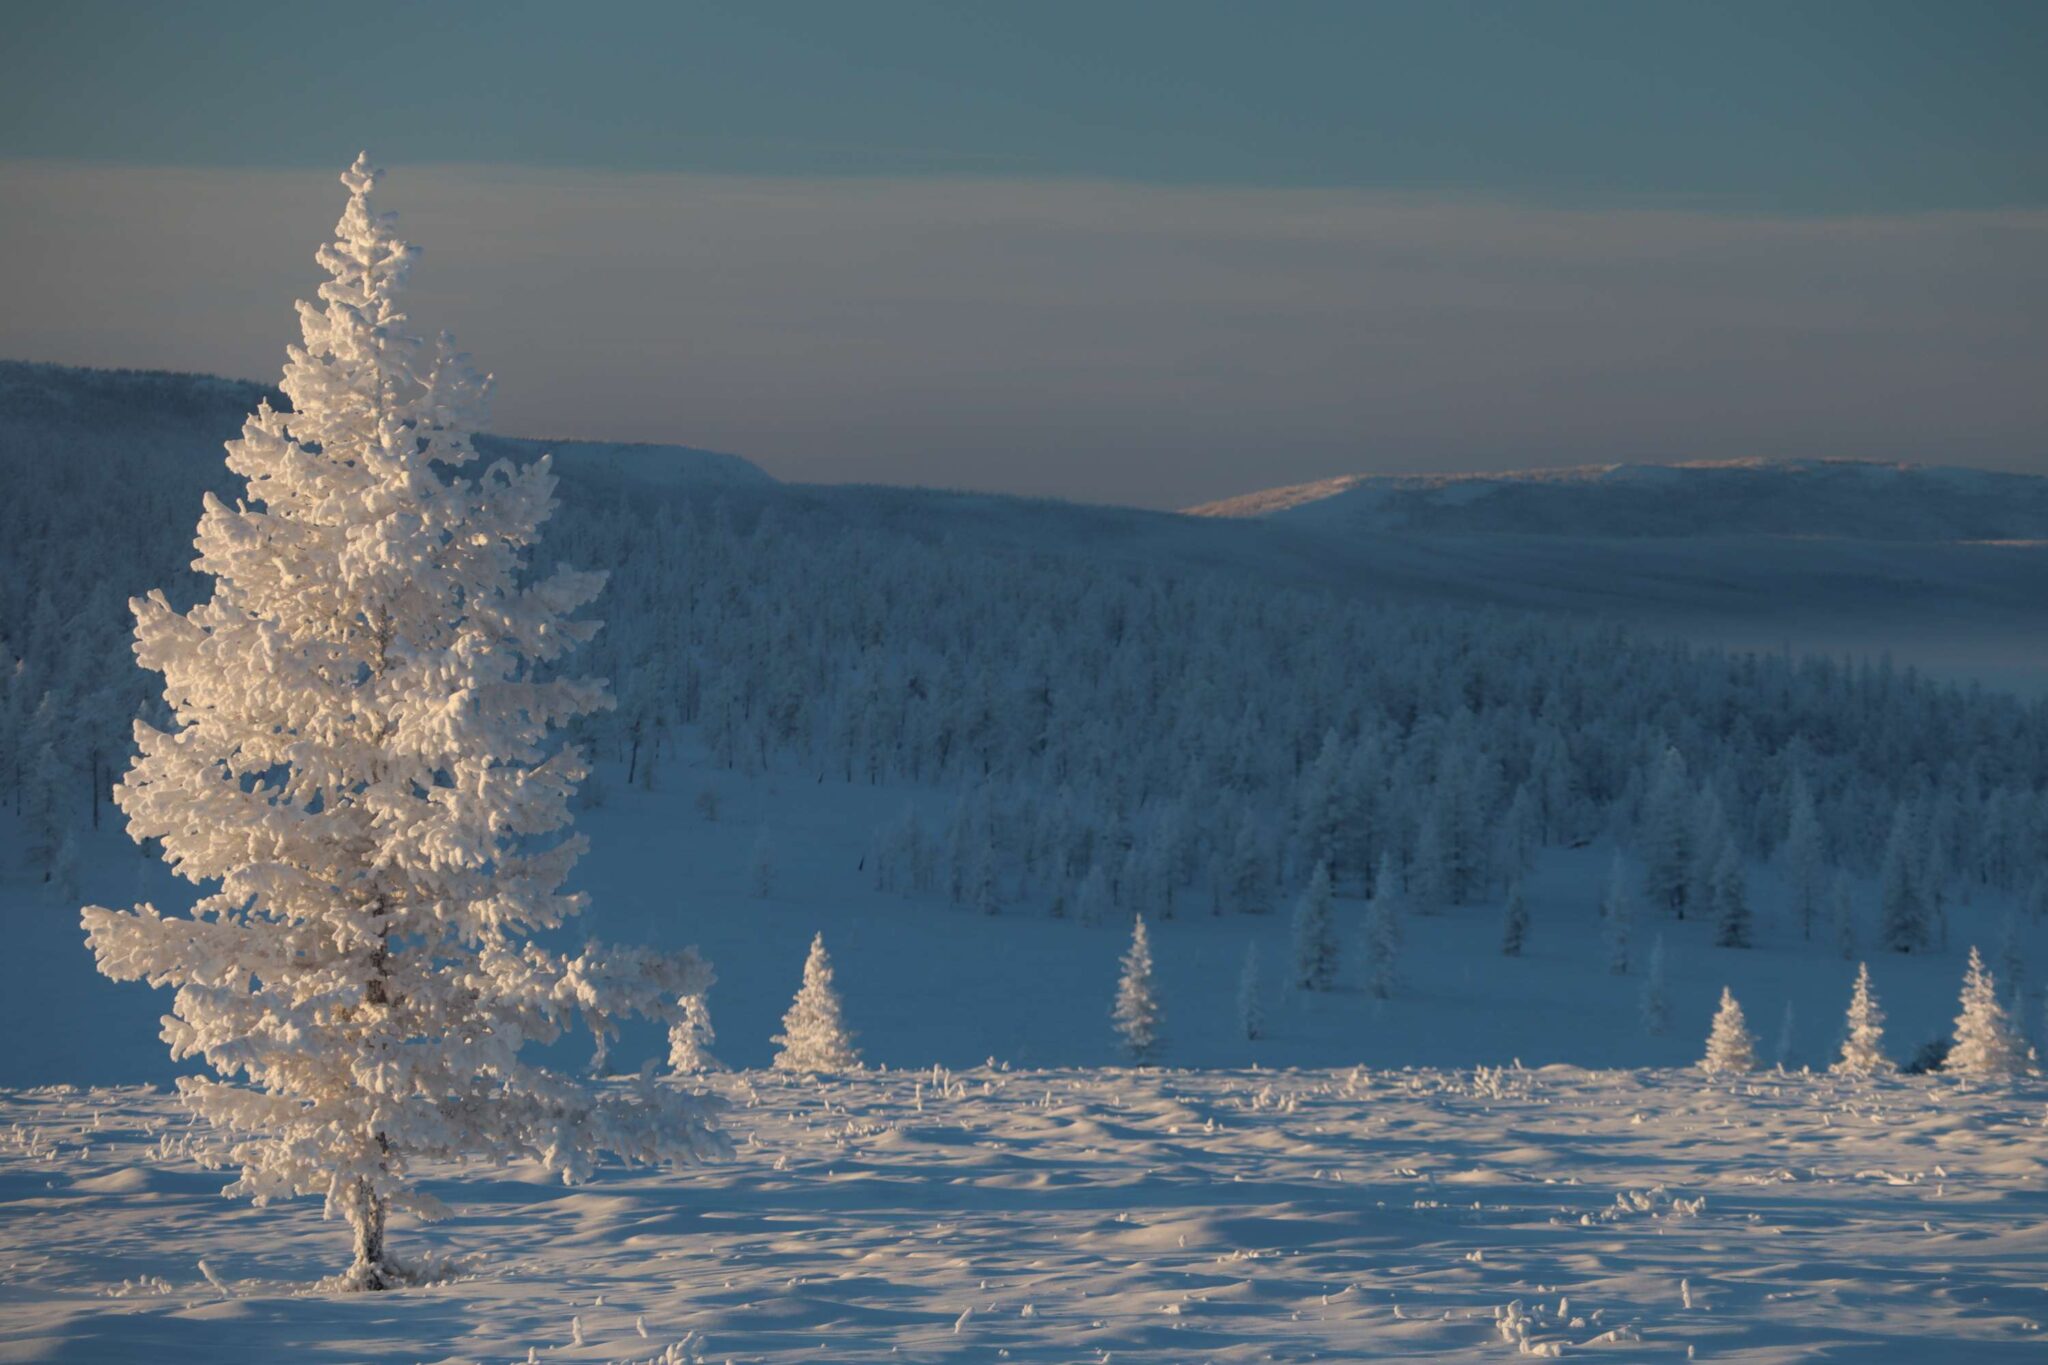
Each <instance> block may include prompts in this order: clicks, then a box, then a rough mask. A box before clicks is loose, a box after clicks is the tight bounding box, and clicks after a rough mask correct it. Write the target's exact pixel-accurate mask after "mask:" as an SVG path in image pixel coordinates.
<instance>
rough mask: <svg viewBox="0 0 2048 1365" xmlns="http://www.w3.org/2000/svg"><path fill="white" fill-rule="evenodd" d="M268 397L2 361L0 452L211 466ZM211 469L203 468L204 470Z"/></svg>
mask: <svg viewBox="0 0 2048 1365" xmlns="http://www.w3.org/2000/svg"><path fill="white" fill-rule="evenodd" d="M265 400H268V402H269V403H270V405H271V406H272V407H276V408H288V407H289V406H290V405H289V404H288V403H287V402H286V401H285V397H284V395H283V394H282V393H280V392H278V390H277V389H275V388H273V387H271V386H269V385H265V384H258V383H255V382H253V381H250V380H246V379H222V378H219V377H217V376H214V375H206V374H182V373H178V372H176V371H171V370H94V369H80V368H76V367H73V366H67V365H46V364H40V363H37V362H32V361H21V360H0V436H11V437H13V438H14V439H13V440H11V441H6V442H4V443H0V455H4V454H5V453H7V452H8V451H10V450H11V451H19V450H22V449H25V448H27V447H28V446H29V445H30V444H36V445H40V443H41V441H42V439H43V438H45V437H46V436H48V435H49V434H50V433H52V432H68V433H71V434H72V435H73V436H74V437H89V439H90V441H91V442H92V443H93V444H94V445H98V444H100V443H102V442H114V443H120V442H123V441H131V440H137V439H141V440H146V441H148V442H150V444H151V445H152V446H153V447H155V448H157V449H158V450H160V451H161V452H162V453H163V454H165V455H167V456H171V457H177V456H181V455H188V454H189V455H193V456H199V455H204V456H205V457H206V459H207V460H208V461H209V462H210V463H211V464H212V465H214V466H217V465H218V462H219V459H220V454H221V451H220V447H221V443H222V442H224V441H227V440H230V439H232V438H233V437H234V436H236V435H238V434H239V433H240V432H241V429H242V419H243V418H244V417H245V416H247V415H248V414H249V413H250V412H251V411H252V410H254V408H255V407H256V405H257V403H259V402H262V401H265ZM31 436H33V437H34V438H35V440H34V442H31V441H30V440H29V439H28V438H29V437H31ZM477 449H478V451H479V452H480V453H481V454H483V455H484V456H486V457H487V458H504V459H510V460H513V461H515V462H523V461H526V460H531V459H535V458H537V457H538V456H540V455H541V454H542V453H545V452H552V453H553V455H554V457H555V464H556V467H557V468H558V469H560V470H562V471H563V472H564V473H568V472H570V471H572V470H573V471H576V472H577V473H579V474H583V475H591V476H596V477H597V478H598V479H600V480H602V479H603V478H604V477H606V476H615V477H617V476H623V477H625V478H629V479H632V480H635V481H641V482H647V483H654V484H659V485H662V486H665V487H682V486H703V487H721V486H722V487H768V486H771V485H773V484H774V483H775V480H774V479H773V478H772V477H771V476H770V475H769V474H768V473H767V472H766V471H764V470H762V469H761V468H760V467H759V466H757V465H754V464H750V463H749V462H747V461H746V460H743V459H741V458H740V457H739V456H737V455H725V454H721V453H719V452H718V451H714V450H698V449H696V448H694V447H691V446H678V445H642V444H634V443H630V442H619V441H584V440H547V439H539V438H534V437H523V436H484V437H481V438H480V439H479V440H478V441H477ZM79 453H81V454H83V453H85V452H84V451H83V450H81V451H80V452H79ZM214 472H215V470H214V469H211V468H210V469H209V471H208V474H209V477H211V476H212V474H213V473H214ZM221 473H222V476H223V477H225V474H224V471H221Z"/></svg>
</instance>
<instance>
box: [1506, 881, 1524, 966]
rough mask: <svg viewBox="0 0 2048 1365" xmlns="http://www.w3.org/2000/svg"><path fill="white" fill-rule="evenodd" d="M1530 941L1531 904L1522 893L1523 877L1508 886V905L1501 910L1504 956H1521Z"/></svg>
mask: <svg viewBox="0 0 2048 1365" xmlns="http://www.w3.org/2000/svg"><path fill="white" fill-rule="evenodd" d="M1528 942H1529V904H1528V901H1527V900H1526V899H1525V898H1524V896H1523V894H1522V879H1521V878H1520V877H1517V878H1515V880H1514V882H1513V883H1512V884H1510V885H1509V887H1508V900H1507V905H1506V907H1505V908H1503V909H1502V911H1501V919H1500V951H1501V954H1502V956H1504V957H1520V956H1521V955H1522V949H1523V948H1524V947H1525V946H1527V944H1528Z"/></svg>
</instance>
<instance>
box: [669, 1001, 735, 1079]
mask: <svg viewBox="0 0 2048 1365" xmlns="http://www.w3.org/2000/svg"><path fill="white" fill-rule="evenodd" d="M717 1041H718V1033H717V1031H716V1030H714V1029H713V1028H712V1027H711V1006H710V1004H709V1003H708V1002H707V1001H706V1000H705V998H704V997H703V996H702V995H691V996H685V997H684V998H683V1017H682V1018H680V1019H678V1020H676V1021H675V1022H674V1023H673V1024H670V1025H669V1028H668V1069H669V1070H671V1071H673V1072H675V1073H676V1074H677V1075H678V1076H689V1075H693V1074H695V1073H696V1072H700V1071H723V1070H725V1064H724V1063H723V1062H721V1061H719V1060H718V1058H716V1057H714V1056H712V1055H711V1045H712V1044H713V1043H715V1042H717Z"/></svg>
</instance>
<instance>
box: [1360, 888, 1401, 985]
mask: <svg viewBox="0 0 2048 1365" xmlns="http://www.w3.org/2000/svg"><path fill="white" fill-rule="evenodd" d="M1364 946H1365V988H1366V989H1367V990H1368V991H1371V992H1372V997H1373V999H1375V1000H1391V999H1393V996H1394V989H1395V987H1396V986H1397V985H1398V984H1399V982H1400V958H1401V873H1400V870H1399V869H1398V868H1397V867H1396V866H1395V864H1394V855H1393V854H1391V853H1385V854H1382V855H1381V856H1380V865H1379V872H1378V874H1377V875H1376V876H1375V877H1374V878H1373V888H1372V901H1371V902H1370V903H1369V904H1368V905H1367V906H1366V907H1365V945H1364Z"/></svg>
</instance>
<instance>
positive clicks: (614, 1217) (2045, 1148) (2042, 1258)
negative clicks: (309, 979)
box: [0, 1067, 2048, 1365]
mask: <svg viewBox="0 0 2048 1365" xmlns="http://www.w3.org/2000/svg"><path fill="white" fill-rule="evenodd" d="M713 1085H714V1088H715V1089H716V1090H717V1091H719V1092H720V1093H721V1094H723V1095H724V1096H725V1097H727V1098H728V1099H729V1100H730V1101H731V1102H732V1104H733V1106H734V1107H733V1109H732V1112H731V1114H730V1126H731V1129H732V1131H733V1133H734V1134H735V1136H736V1137H737V1138H738V1140H739V1153H738V1156H737V1157H736V1158H735V1159H734V1160H733V1161H731V1162H729V1163H724V1164H721V1165H719V1166H716V1167H710V1168H703V1169H699V1170H695V1171H688V1172H679V1173H657V1172H649V1171H645V1170H640V1171H628V1170H623V1169H609V1170H605V1171H603V1172H601V1173H600V1175H599V1178H598V1179H596V1180H595V1181H593V1182H592V1183H590V1184H588V1185H584V1186H579V1187H576V1188H573V1189H564V1188H563V1187H561V1186H559V1185H554V1184H550V1183H546V1182H544V1181H543V1180H542V1179H541V1178H540V1177H539V1175H538V1174H537V1173H535V1172H529V1171H527V1170H523V1169H521V1168H519V1167H511V1168H507V1169H501V1170H490V1169H481V1170H473V1171H469V1172H462V1173H458V1172H456V1171H453V1170H450V1171H446V1172H442V1173H440V1174H438V1175H437V1176H436V1177H435V1178H433V1179H431V1180H429V1182H428V1184H429V1186H430V1187H431V1188H432V1189H433V1190H434V1192H435V1193H436V1194H438V1195H439V1196H440V1197H441V1198H443V1199H444V1200H446V1201H447V1202H448V1203H449V1204H450V1205H451V1206H452V1207H453V1209H454V1211H455V1212H454V1216H453V1217H452V1218H451V1219H449V1220H448V1221H446V1222H444V1223H440V1224H435V1225H432V1226H431V1227H428V1228H424V1229H421V1228H417V1227H416V1226H415V1225H413V1224H412V1223H410V1222H406V1223H404V1224H402V1225H401V1226H399V1227H398V1228H397V1229H396V1230H395V1237H396V1239H397V1243H396V1244H397V1247H398V1249H399V1251H400V1253H401V1254H402V1255H411V1256H413V1257H415V1258H421V1257H423V1256H424V1257H426V1258H428V1259H430V1260H432V1261H433V1262H435V1263H437V1264H440V1265H441V1266H442V1267H443V1268H444V1273H445V1274H446V1275H447V1279H446V1280H445V1281H444V1282H442V1283H437V1284H433V1285H429V1286H427V1287H422V1288H415V1289H410V1290H405V1291H400V1292H397V1293H392V1294H384V1295H353V1296H350V1295H342V1296H330V1295H321V1294H318V1293H315V1292H312V1291H311V1289H310V1285H311V1282H313V1281H315V1280H316V1279H317V1278H318V1277H319V1276H321V1275H323V1274H326V1273H328V1272H330V1271H332V1270H333V1269H335V1268H336V1267H337V1265H338V1264H339V1262H340V1261H341V1260H343V1259H345V1252H346V1235H345V1229H343V1228H342V1227H341V1226H340V1225H338V1224H335V1223H326V1222H323V1221H322V1220H321V1219H320V1217H319V1213H318V1210H317V1207H316V1206H314V1205H312V1204H310V1203H307V1202H303V1201H302V1202H299V1203H295V1204H288V1205H282V1206H274V1207H272V1208H269V1209H261V1210H259V1209H252V1208H249V1207H247V1206H246V1205H243V1204H241V1203H238V1202H230V1201H224V1200H222V1199H220V1198H219V1197H218V1195H217V1194H216V1193H215V1191H216V1189H217V1187H218V1185H219V1183H220V1179H221V1178H220V1177H219V1176H216V1175H211V1174H208V1173H206V1172H203V1171H199V1170H196V1169H195V1168H194V1167H193V1165H192V1163H191V1162H190V1160H189V1159H188V1158H187V1157H186V1156H185V1155H184V1148H185V1145H186V1144H187V1142H188V1140H190V1139H191V1138H193V1137H194V1136H196V1134H195V1133H194V1132H193V1131H192V1130H190V1129H189V1128H188V1125H187V1120H186V1119H185V1117H184V1115H183V1114H182V1112H181V1111H180V1110H179V1109H178V1108H177V1106H176V1104H175V1102H174V1101H173V1100H172V1099H171V1098H170V1097H168V1096H166V1095H165V1094H163V1093H162V1092H157V1091H150V1090H143V1089H103V1090H73V1089H68V1088H67V1089H61V1090H41V1091H31V1092H16V1093H13V1094H10V1095H8V1096H6V1097H5V1098H4V1099H0V1360H10V1361H30V1360H33V1361H52V1362H56V1361H75V1362H104V1361H128V1360H136V1361H140V1360H148V1361H151V1362H161V1363H162V1365H177V1362H205V1363H206V1365H218V1362H222V1361H258V1360H260V1361H265V1362H269V1361H299V1362H308V1363H309V1365H310V1363H312V1362H373V1361H374V1362H383V1361H392V1362H438V1363H445V1365H452V1363H453V1362H468V1363H471V1365H485V1363H486V1362H488V1363H489V1365H497V1363H498V1362H505V1365H512V1363H513V1362H518V1361H524V1360H527V1359H529V1354H531V1358H532V1359H535V1360H540V1361H565V1362H566V1361H586V1362H643V1361H650V1360H651V1361H697V1360H705V1361H726V1360H731V1361H799V1360H801V1361H833V1362H852V1361H916V1360H975V1361H983V1360H986V1361H998V1360H1014V1361H1047V1362H1082V1361H1110V1360H1117V1361H1133V1360H1147V1361H1174V1362H1196V1361H1244V1362H1251V1361H1306V1360H1360V1359H1379V1358H1392V1359H1398V1358H1413V1357H1416V1356H1421V1355H1431V1356H1438V1355H1441V1356H1445V1357H1449V1358H1463V1359H1472V1360H1487V1359H1504V1358H1507V1357H1509V1356H1512V1355H1515V1354H1517V1353H1518V1352H1520V1351H1522V1350H1524V1349H1525V1348H1526V1349H1527V1350H1528V1351H1530V1352H1532V1353H1534V1352H1542V1353H1551V1352H1556V1351H1562V1352H1564V1353H1567V1354H1572V1355H1578V1354H1582V1353H1583V1354H1586V1355H1589V1356H1594V1357H1596V1358H1605V1359H1611V1360H1657V1359H1674V1360H1675V1359H1685V1358H1690V1357H1692V1356H1694V1355H1697V1357H1698V1358H1701V1359H1712V1360H1743V1361H1794V1360H1812V1359H1817V1358H1822V1357H1826V1358H1828V1359H1858V1360H1861V1359H1873V1358H1882V1359H1890V1360H1900V1361H1925V1360H1934V1359H1949V1360H1971V1361H1988V1360H2007V1359H2010V1360H2038V1359H2040V1358H2041V1354H2042V1352H2043V1350H2044V1349H2048V1339H2044V1336H2043V1334H2042V1331H2041V1323H2042V1322H2043V1320H2044V1318H2048V1293H2044V1286H2043V1267H2044V1265H2048V1218H2044V1215H2048V1198H2044V1194H2048V1185H2044V1176H2048V1132H2044V1129H2043V1125H2044V1122H2048V1089H2044V1088H2043V1087H2041V1086H2040V1085H2038V1084H2029V1085H2026V1086H2023V1087H2020V1088H2016V1089H2010V1090H2007V1089H1971V1088H1967V1087H1964V1086H1961V1085H1958V1084H1957V1083H1955V1082H1953V1081H1949V1080H1943V1079H1934V1078H1916V1079H1906V1080H1899V1081H1888V1082H1881V1083H1876V1084H1870V1083H1845V1082H1836V1081H1834V1080H1831V1079H1829V1078H1827V1077H1824V1076H1802V1075H1789V1076H1783V1075H1775V1074H1772V1075H1759V1076H1757V1077H1754V1078H1751V1079H1748V1080H1744V1081H1741V1082H1735V1083H1728V1082H1721V1083H1709V1082H1708V1081H1706V1080H1704V1079H1703V1078H1702V1077H1700V1076H1699V1075H1698V1073H1696V1072H1690V1071H1675V1070H1663V1071H1641V1072H1588V1071H1582V1070H1577V1069H1573V1068H1566V1067H1553V1068H1545V1069H1540V1070H1531V1071H1523V1070H1508V1071H1481V1072H1476V1073H1475V1072H1469V1071H1407V1070H1372V1071H1351V1070H1319V1071H1295V1070H1280V1071H1250V1070H1215V1071H1196V1072H1189V1071H1124V1070H1116V1069H1099V1070H1083V1071H1075V1070H1045V1071H1039V1070H1008V1069H1001V1068H998V1069H993V1070H991V1069H986V1068H976V1069H973V1070H969V1071H961V1072H936V1073H935V1072H932V1071H896V1070H891V1071H888V1072H875V1073H868V1074H864V1075H858V1076H852V1077H847V1078H841V1079H833V1080H827V1081H822V1082H811V1081H802V1080H792V1079H787V1078H782V1077H777V1076H773V1075H767V1074H762V1073H751V1074H743V1075H726V1076H720V1077H716V1078H714V1081H713Z"/></svg>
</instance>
